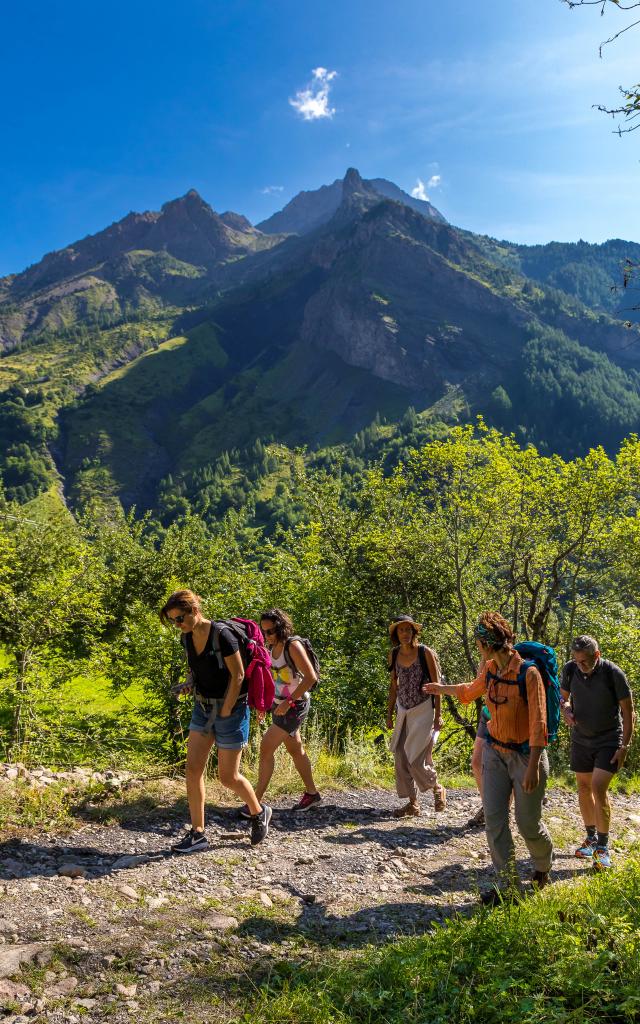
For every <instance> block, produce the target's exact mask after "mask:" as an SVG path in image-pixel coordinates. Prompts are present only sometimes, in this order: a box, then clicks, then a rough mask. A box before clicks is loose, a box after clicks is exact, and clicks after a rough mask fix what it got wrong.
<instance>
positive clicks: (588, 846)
mask: <svg viewBox="0 0 640 1024" xmlns="http://www.w3.org/2000/svg"><path fill="white" fill-rule="evenodd" d="M596 846H597V843H596V840H595V839H590V838H589V836H587V838H586V839H585V841H584V843H583V844H582V846H579V847H578V849H577V850H576V852H575V854H574V856H575V857H578V858H579V860H591V859H592V857H593V852H594V850H595V848H596Z"/></svg>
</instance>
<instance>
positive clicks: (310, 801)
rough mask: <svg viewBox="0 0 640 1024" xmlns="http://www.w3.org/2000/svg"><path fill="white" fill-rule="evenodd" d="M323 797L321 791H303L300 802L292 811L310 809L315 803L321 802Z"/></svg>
mask: <svg viewBox="0 0 640 1024" xmlns="http://www.w3.org/2000/svg"><path fill="white" fill-rule="evenodd" d="M321 800H322V797H321V796H320V794H319V793H303V795H302V797H301V798H300V800H298V803H297V804H296V805H295V806H294V807H292V808H291V810H292V811H308V810H309V808H310V807H313V805H314V804H319V803H320V801H321Z"/></svg>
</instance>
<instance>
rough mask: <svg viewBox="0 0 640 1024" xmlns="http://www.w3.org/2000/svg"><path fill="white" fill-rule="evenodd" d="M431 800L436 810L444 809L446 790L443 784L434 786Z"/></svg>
mask: <svg viewBox="0 0 640 1024" xmlns="http://www.w3.org/2000/svg"><path fill="white" fill-rule="evenodd" d="M433 801H434V805H435V809H436V811H444V809H445V807H446V806H447V791H446V789H445V788H444V786H434V788H433Z"/></svg>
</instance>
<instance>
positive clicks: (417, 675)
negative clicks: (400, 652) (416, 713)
mask: <svg viewBox="0 0 640 1024" xmlns="http://www.w3.org/2000/svg"><path fill="white" fill-rule="evenodd" d="M396 677H397V680H398V689H397V695H398V704H399V705H400V706H401V707H403V708H404V709H405V711H408V709H409V708H415V707H417V705H418V704H423V703H424V702H425V700H429V697H428V696H427V694H425V693H422V692H421V691H420V687H421V686H422V685H423V682H424V677H423V674H422V665H421V664H420V658H419V657H417V658H416V660H415V661H414V663H413V665H409V666H407V667H406V668H405V667H404V665H400V664H398V662H396Z"/></svg>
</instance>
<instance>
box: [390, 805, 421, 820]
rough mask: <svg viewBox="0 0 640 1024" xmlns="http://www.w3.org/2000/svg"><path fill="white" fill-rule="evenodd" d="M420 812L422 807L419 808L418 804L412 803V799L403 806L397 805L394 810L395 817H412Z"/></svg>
mask: <svg viewBox="0 0 640 1024" xmlns="http://www.w3.org/2000/svg"><path fill="white" fill-rule="evenodd" d="M419 814H420V808H419V806H418V804H412V803H411V801H409V803H408V804H403V806H402V807H396V809H395V811H394V812H393V817H394V818H411V817H414V818H417V817H418V815H419Z"/></svg>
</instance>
